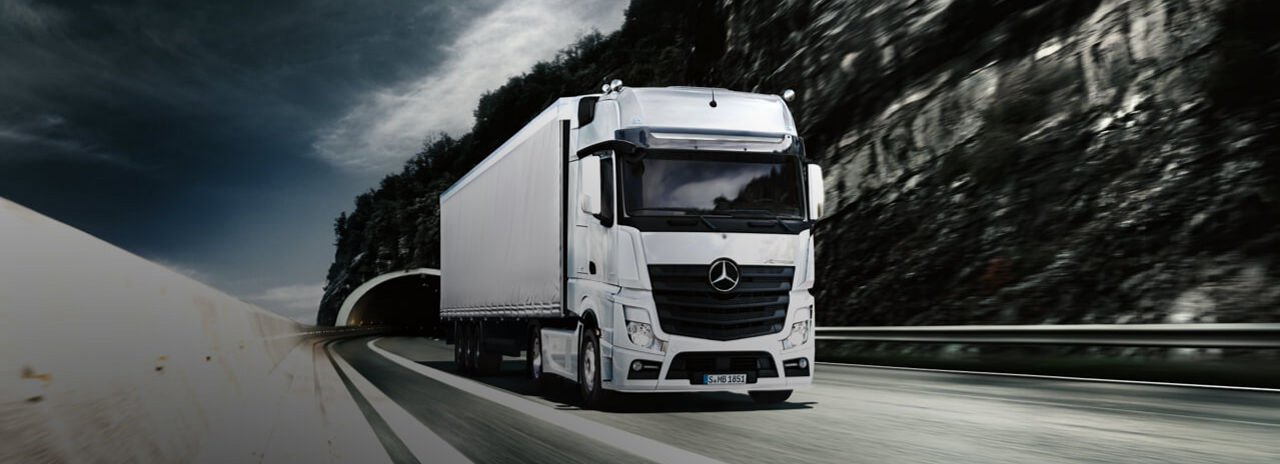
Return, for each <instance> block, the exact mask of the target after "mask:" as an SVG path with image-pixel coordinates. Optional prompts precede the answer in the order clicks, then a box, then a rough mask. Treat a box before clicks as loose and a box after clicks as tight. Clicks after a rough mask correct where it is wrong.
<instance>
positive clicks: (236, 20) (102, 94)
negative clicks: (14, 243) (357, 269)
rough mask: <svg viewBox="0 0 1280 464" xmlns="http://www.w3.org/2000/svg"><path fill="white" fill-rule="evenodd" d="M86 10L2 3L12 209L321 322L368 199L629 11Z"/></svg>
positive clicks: (550, 4)
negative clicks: (339, 262) (440, 141)
mask: <svg viewBox="0 0 1280 464" xmlns="http://www.w3.org/2000/svg"><path fill="white" fill-rule="evenodd" d="M73 3H74V2H58V3H57V4H56V5H55V4H53V3H47V2H40V1H35V0H0V57H3V58H0V60H2V61H0V63H2V64H0V197H5V198H8V199H10V200H13V201H16V202H18V203H20V204H23V205H25V206H27V207H30V208H32V209H35V210H36V211H39V212H41V213H43V214H45V215H48V216H50V217H53V218H54V219H57V220H60V221H62V222H65V223H67V224H70V225H72V226H74V227H77V228H79V229H82V230H84V231H86V232H89V233H91V234H93V235H96V236H98V237H100V238H102V239H104V240H107V241H109V242H111V243H113V244H116V245H118V246H120V247H122V248H124V249H126V250H129V251H132V252H134V253H137V254H139V255H141V256H143V257H145V258H148V259H151V260H154V261H157V262H159V263H161V264H164V265H166V266H169V267H170V268H173V269H175V270H178V271H181V272H183V273H186V274H188V275H191V276H193V277H195V278H197V279H198V280H201V281H204V282H206V283H208V284H210V285H213V286H215V287H218V288H221V289H223V290H225V291H227V292H229V293H231V294H233V295H236V296H239V297H241V298H242V299H245V300H247V301H250V302H253V303H256V304H259V305H261V306H263V307H265V308H267V309H270V310H273V311H276V312H280V313H282V314H285V315H287V316H290V317H293V318H296V319H298V320H302V321H306V322H314V320H315V312H316V307H317V305H318V303H319V298H320V289H321V287H322V286H323V284H324V277H325V273H326V271H327V269H328V266H329V263H330V262H331V261H332V259H333V253H334V248H333V238H334V237H333V227H332V224H333V219H334V217H336V216H337V215H338V213H339V212H341V211H349V210H350V209H351V208H352V207H353V205H354V202H353V200H354V197H355V195H356V194H358V193H360V192H362V191H364V190H367V189H369V188H371V187H374V186H375V185H376V184H377V181H378V180H379V179H381V177H382V176H384V175H386V174H388V173H391V172H396V171H398V170H399V168H400V165H401V164H402V163H403V162H404V160H406V159H408V158H409V157H410V156H411V155H413V153H414V152H415V151H417V149H418V148H419V147H420V146H421V143H422V140H423V138H424V137H426V136H428V135H430V134H435V133H438V132H442V131H443V132H448V133H452V134H455V135H459V134H461V133H463V132H465V131H466V130H467V129H469V128H470V126H471V123H472V111H473V110H474V109H475V106H476V103H477V102H478V100H479V97H480V95H481V94H482V93H483V92H484V91H486V90H489V89H492V88H496V87H498V86H500V85H502V84H503V83H505V82H506V80H507V79H508V78H509V77H511V76H513V75H517V74H520V73H522V72H524V71H526V70H527V69H528V68H529V67H530V66H531V65H533V64H534V63H535V62H537V61H539V60H545V59H549V58H551V57H553V56H554V55H555V52H556V51H557V50H559V49H561V48H563V47H564V46H566V45H568V44H570V43H571V42H573V41H574V40H575V39H576V38H577V37H579V36H581V35H583V34H585V33H588V32H590V31H591V30H593V29H595V30H599V31H601V32H604V33H608V32H612V31H614V30H616V29H617V28H618V27H620V26H621V24H622V17H623V10H624V9H625V7H626V1H625V0H590V1H567V0H563V1H562V0H545V1H543V0H539V1H534V0H525V1H522V0H479V1H471V0H468V1H371V0H363V1H359V2H351V1H326V0H322V1H313V2H310V3H308V4H306V5H305V6H303V5H298V4H297V3H298V2H281V1H247V2H231V1H205V0H200V1H156V2H117V3H119V4H117V5H102V4H99V3H97V2H84V4H83V5H74V4H73ZM591 84H593V83H584V88H583V92H584V93H586V92H589V91H591V90H592V89H590V88H588V87H591ZM0 246H11V244H4V245H0Z"/></svg>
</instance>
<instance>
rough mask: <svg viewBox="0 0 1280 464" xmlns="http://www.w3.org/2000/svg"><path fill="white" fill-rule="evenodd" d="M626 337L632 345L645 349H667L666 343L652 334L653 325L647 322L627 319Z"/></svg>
mask: <svg viewBox="0 0 1280 464" xmlns="http://www.w3.org/2000/svg"><path fill="white" fill-rule="evenodd" d="M627 339H629V340H631V344H632V345H635V346H638V347H640V348H644V349H647V350H655V351H664V352H665V351H666V350H667V343H666V342H664V341H662V340H658V337H655V336H653V326H652V325H649V323H647V322H636V321H627Z"/></svg>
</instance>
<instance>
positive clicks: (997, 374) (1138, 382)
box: [814, 361, 1280, 393]
mask: <svg viewBox="0 0 1280 464" xmlns="http://www.w3.org/2000/svg"><path fill="white" fill-rule="evenodd" d="M814 364H825V365H828V366H848V367H867V368H872V369H892V370H900V371H921V372H941V373H945V374H974V375H988V376H994V377H1018V378H1025V379H1050V380H1071V381H1076V382H1098V383H1116V384H1124V385H1147V386H1159V387H1183V388H1202V389H1209V390H1233V391H1248V392H1262V393H1280V388H1266V387H1241V386H1236V385H1209V384H1201V383H1175V382H1156V381H1151V380H1125V379H1096V378H1091V377H1069V376H1062V375H1045V374H1020V373H1016V372H988V371H964V370H956V369H935V368H929V367H903V366H882V365H877V364H857V363H841V362H830V361H819V362H816V363H814Z"/></svg>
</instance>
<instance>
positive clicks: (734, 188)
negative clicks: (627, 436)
mask: <svg viewBox="0 0 1280 464" xmlns="http://www.w3.org/2000/svg"><path fill="white" fill-rule="evenodd" d="M605 90H606V92H605V93H603V94H599V95H588V96H583V97H577V98H575V99H574V101H573V102H572V103H573V104H572V105H571V106H568V108H571V109H572V110H574V111H573V113H574V114H572V116H573V117H572V118H571V119H572V120H573V124H572V125H571V133H570V137H569V141H570V144H571V146H572V147H574V148H575V149H574V150H572V153H571V155H570V160H569V163H568V167H567V169H566V171H567V179H566V182H567V185H566V190H567V192H569V195H568V198H567V199H566V200H567V202H568V205H567V206H568V208H567V209H568V214H566V216H565V219H566V223H565V224H564V227H565V230H566V241H567V250H566V256H565V259H566V271H567V275H566V280H565V293H566V308H565V309H566V311H567V312H568V313H571V317H572V319H573V320H574V321H576V323H575V324H574V325H573V327H572V328H569V327H560V328H556V327H545V328H540V329H538V331H537V333H536V335H534V336H536V337H537V338H538V339H539V340H537V341H536V342H535V343H533V344H531V346H532V345H534V344H536V345H538V346H536V347H531V348H530V349H531V350H537V351H538V352H537V353H532V352H531V353H530V355H531V359H532V357H533V356H537V357H538V359H537V360H536V361H537V362H538V365H537V366H536V369H537V370H538V371H539V372H538V374H537V375H543V374H545V373H551V374H556V375H560V376H563V377H567V378H569V379H575V380H577V381H578V382H579V384H580V387H581V389H582V394H583V396H584V398H585V399H586V400H587V402H588V403H591V402H592V401H595V399H596V397H597V396H599V395H603V394H605V392H603V391H602V390H610V391H621V392H664V391H665V392H671V391H726V390H727V391H746V392H750V393H751V395H752V397H753V398H755V399H756V400H757V401H762V402H778V401H784V400H785V399H786V398H787V397H788V396H789V395H790V393H791V391H792V390H794V389H802V388H806V387H808V386H810V385H811V382H812V375H813V361H814V340H813V338H814V337H813V333H814V313H815V308H814V299H813V296H812V295H811V294H810V289H811V287H812V286H813V282H814V278H815V275H814V247H813V236H812V225H813V224H814V222H815V221H816V220H817V219H818V218H819V216H820V215H821V210H822V204H823V186H822V172H821V169H820V168H819V167H818V166H817V165H814V164H809V163H808V162H807V159H806V157H805V152H804V144H803V142H802V140H801V139H800V138H799V137H798V135H797V132H796V129H795V124H794V122H793V119H792V116H791V113H790V111H789V110H788V108H787V105H786V102H785V101H784V99H783V98H781V97H779V96H776V95H761V94H754V93H743V92H734V91H729V90H724V89H709V88H690V87H667V88H630V87H622V86H621V85H613V86H606V89H605ZM446 272H447V270H446ZM531 370H532V368H531Z"/></svg>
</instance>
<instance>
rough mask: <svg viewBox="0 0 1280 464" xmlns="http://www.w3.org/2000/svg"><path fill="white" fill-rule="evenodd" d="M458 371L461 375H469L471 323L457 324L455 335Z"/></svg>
mask: <svg viewBox="0 0 1280 464" xmlns="http://www.w3.org/2000/svg"><path fill="white" fill-rule="evenodd" d="M457 338H458V340H457V347H456V348H457V351H458V355H459V357H458V370H459V371H461V372H462V373H463V374H469V373H471V338H472V337H471V323H469V322H466V321H462V322H459V323H458V334H457Z"/></svg>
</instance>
